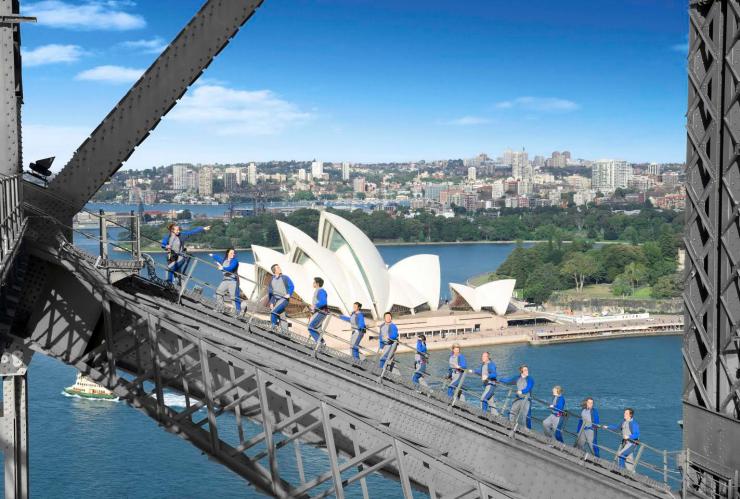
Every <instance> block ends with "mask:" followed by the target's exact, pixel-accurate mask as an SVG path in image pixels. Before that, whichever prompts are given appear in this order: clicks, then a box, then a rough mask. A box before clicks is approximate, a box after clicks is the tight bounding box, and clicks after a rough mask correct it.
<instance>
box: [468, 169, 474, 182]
mask: <svg viewBox="0 0 740 499" xmlns="http://www.w3.org/2000/svg"><path fill="white" fill-rule="evenodd" d="M475 176H476V170H475V167H474V166H471V167H470V168H468V180H470V181H471V182H475Z"/></svg>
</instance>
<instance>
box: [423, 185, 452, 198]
mask: <svg viewBox="0 0 740 499" xmlns="http://www.w3.org/2000/svg"><path fill="white" fill-rule="evenodd" d="M447 188H448V184H447V183H442V184H433V183H428V184H424V186H423V191H424V199H429V200H431V201H439V195H440V193H441V192H442V191H444V190H447Z"/></svg>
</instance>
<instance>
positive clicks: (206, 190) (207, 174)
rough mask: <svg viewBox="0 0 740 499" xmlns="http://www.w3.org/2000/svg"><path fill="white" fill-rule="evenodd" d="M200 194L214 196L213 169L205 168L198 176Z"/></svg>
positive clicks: (210, 167)
mask: <svg viewBox="0 0 740 499" xmlns="http://www.w3.org/2000/svg"><path fill="white" fill-rule="evenodd" d="M198 194H199V195H201V196H213V167H212V166H204V167H202V168H201V169H200V172H199V174H198Z"/></svg>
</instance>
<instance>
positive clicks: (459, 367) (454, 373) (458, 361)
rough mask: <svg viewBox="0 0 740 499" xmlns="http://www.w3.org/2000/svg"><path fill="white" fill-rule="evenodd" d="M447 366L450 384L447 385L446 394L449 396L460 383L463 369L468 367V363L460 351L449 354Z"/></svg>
mask: <svg viewBox="0 0 740 499" xmlns="http://www.w3.org/2000/svg"><path fill="white" fill-rule="evenodd" d="M449 366H450V367H449V371H448V374H449V376H450V386H448V387H447V396H448V397H450V398H451V397H452V396H453V395H454V394H455V390H457V387H458V385H459V384H460V380H461V379H462V377H463V373H464V372H465V369H467V368H468V363H467V362H466V361H465V356H464V355H463V354H462V353H460V354H457V355H455V354H454V353H453V354H450V360H449ZM461 388H462V387H461Z"/></svg>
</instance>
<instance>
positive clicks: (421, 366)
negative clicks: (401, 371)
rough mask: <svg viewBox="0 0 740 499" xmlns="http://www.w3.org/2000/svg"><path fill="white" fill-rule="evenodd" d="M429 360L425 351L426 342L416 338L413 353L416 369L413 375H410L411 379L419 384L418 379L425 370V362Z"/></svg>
mask: <svg viewBox="0 0 740 499" xmlns="http://www.w3.org/2000/svg"><path fill="white" fill-rule="evenodd" d="M428 362H429V354H428V353H427V344H426V343H425V342H423V341H421V340H420V339H419V340H416V354H415V355H414V365H415V366H416V370H415V371H414V375H413V376H411V381H412V382H413V383H414V384H415V385H418V384H419V380H420V379H422V376H424V373H425V372H426V371H427V363H428Z"/></svg>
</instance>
